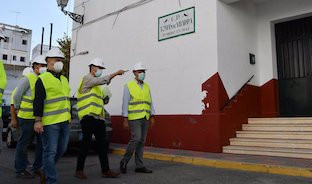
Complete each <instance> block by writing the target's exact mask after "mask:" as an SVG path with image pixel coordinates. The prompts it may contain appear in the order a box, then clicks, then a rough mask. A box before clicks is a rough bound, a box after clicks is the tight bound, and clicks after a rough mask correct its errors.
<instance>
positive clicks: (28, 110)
mask: <svg viewBox="0 0 312 184" xmlns="http://www.w3.org/2000/svg"><path fill="white" fill-rule="evenodd" d="M25 77H27V79H28V81H29V87H30V90H31V96H27V95H26V94H25V95H23V97H22V100H21V105H20V109H19V111H18V114H17V117H19V118H23V119H35V116H34V108H33V103H34V99H35V85H36V82H37V79H38V76H37V75H36V74H34V73H29V74H27V75H25Z"/></svg>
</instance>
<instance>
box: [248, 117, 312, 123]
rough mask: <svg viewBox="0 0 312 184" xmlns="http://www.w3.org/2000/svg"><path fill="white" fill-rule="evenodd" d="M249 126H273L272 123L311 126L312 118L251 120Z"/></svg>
mask: <svg viewBox="0 0 312 184" xmlns="http://www.w3.org/2000/svg"><path fill="white" fill-rule="evenodd" d="M248 123H249V124H272V123H281V124H285V123H292V124H311V123H312V118H311V117H296V118H249V119H248Z"/></svg>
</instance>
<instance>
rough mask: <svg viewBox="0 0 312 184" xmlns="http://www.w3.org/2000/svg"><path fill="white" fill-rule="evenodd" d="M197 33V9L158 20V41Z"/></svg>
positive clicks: (189, 9) (193, 8)
mask: <svg viewBox="0 0 312 184" xmlns="http://www.w3.org/2000/svg"><path fill="white" fill-rule="evenodd" d="M191 33H195V7H192V8H188V9H185V10H181V11H178V12H175V13H171V14H169V15H165V16H162V17H159V18H158V41H163V40H167V39H169V38H174V37H177V36H182V35H186V34H191Z"/></svg>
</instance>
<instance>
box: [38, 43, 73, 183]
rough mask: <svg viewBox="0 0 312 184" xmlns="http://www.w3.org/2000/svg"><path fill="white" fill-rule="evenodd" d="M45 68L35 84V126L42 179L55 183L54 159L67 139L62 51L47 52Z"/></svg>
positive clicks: (67, 105)
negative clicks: (39, 141)
mask: <svg viewBox="0 0 312 184" xmlns="http://www.w3.org/2000/svg"><path fill="white" fill-rule="evenodd" d="M45 59H46V62H47V65H48V68H47V71H46V72H45V73H43V74H41V75H40V76H39V79H38V80H37V82H36V86H35V99H34V115H35V126H34V130H35V131H36V132H37V133H39V134H41V138H42V145H43V155H42V158H43V159H42V162H43V172H44V175H41V183H58V174H57V170H56V163H57V162H58V160H59V159H60V158H61V156H62V155H63V154H64V153H65V151H66V149H67V144H68V140H69V123H70V120H71V114H70V101H69V94H70V87H69V84H68V80H67V78H66V77H65V76H63V75H62V74H61V72H62V70H63V66H64V64H63V62H64V59H65V57H64V54H63V53H62V51H61V50H60V49H58V48H53V49H51V50H50V51H48V52H47V54H46V58H45Z"/></svg>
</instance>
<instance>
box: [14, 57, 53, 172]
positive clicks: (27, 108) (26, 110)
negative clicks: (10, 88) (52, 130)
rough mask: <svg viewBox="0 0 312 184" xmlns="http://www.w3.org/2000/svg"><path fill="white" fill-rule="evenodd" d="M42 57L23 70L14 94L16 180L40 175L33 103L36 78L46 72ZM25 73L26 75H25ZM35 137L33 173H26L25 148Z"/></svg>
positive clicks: (40, 164)
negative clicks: (18, 131)
mask: <svg viewBox="0 0 312 184" xmlns="http://www.w3.org/2000/svg"><path fill="white" fill-rule="evenodd" d="M46 66H47V64H46V62H45V58H44V56H41V55H40V56H37V57H36V58H34V60H33V61H32V69H31V68H30V69H25V71H24V74H25V75H24V77H23V78H21V79H20V81H19V83H18V85H17V87H16V91H15V92H14V96H13V101H14V108H15V110H16V112H17V117H18V121H13V122H12V123H13V124H12V126H13V127H16V126H17V122H18V123H19V129H20V136H19V139H18V142H17V146H16V152H15V162H14V163H15V164H14V165H15V171H16V177H18V178H34V173H35V174H40V173H41V167H42V141H41V136H40V134H37V133H35V131H34V124H35V116H34V109H33V103H34V98H35V84H36V82H37V79H38V76H39V75H40V74H41V73H43V72H44V71H45V70H46ZM26 73H27V74H26ZM34 136H36V141H37V144H36V151H35V161H34V163H33V166H32V171H33V173H30V172H29V171H27V147H28V146H29V145H30V144H31V142H32V138H33V137H34Z"/></svg>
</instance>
